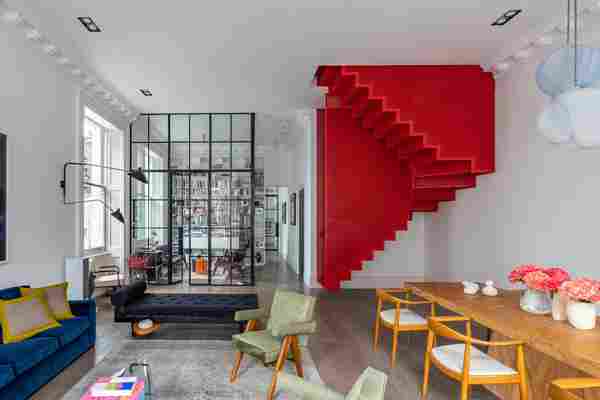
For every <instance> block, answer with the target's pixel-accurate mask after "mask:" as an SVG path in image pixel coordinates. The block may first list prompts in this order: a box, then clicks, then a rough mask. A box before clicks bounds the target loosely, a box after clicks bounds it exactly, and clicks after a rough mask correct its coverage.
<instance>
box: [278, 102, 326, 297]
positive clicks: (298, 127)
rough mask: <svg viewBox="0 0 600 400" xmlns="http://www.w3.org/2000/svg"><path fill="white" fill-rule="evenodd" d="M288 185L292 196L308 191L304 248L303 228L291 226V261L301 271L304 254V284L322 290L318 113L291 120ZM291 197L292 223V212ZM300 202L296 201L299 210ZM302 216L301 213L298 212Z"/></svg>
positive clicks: (304, 112) (309, 112)
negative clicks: (318, 252)
mask: <svg viewBox="0 0 600 400" xmlns="http://www.w3.org/2000/svg"><path fill="white" fill-rule="evenodd" d="M289 130H290V133H289V135H290V137H289V139H288V142H287V149H288V152H287V154H286V158H287V165H288V167H287V170H288V177H287V181H286V185H285V186H287V188H288V194H289V195H291V194H292V193H296V195H298V193H299V191H300V189H304V249H299V248H298V244H299V240H298V234H299V229H298V228H299V225H298V224H296V225H288V243H287V262H288V264H289V265H290V267H291V268H292V269H293V270H294V271H295V272H296V273H298V272H299V267H298V255H299V252H300V251H304V276H303V280H304V284H305V285H306V286H308V287H319V286H320V285H319V283H318V282H317V277H316V248H317V247H316V234H315V232H316V192H315V190H316V140H315V138H316V115H315V111H314V110H297V111H296V113H295V115H294V117H293V118H292V119H291V120H290V126H289ZM289 195H288V222H289V217H290V215H291V214H290V213H291V209H290V206H291V204H290V203H289ZM298 205H299V200H298V199H297V200H296V208H297V207H298ZM296 215H297V216H298V215H299V213H298V210H297V209H296ZM313 266H314V267H313Z"/></svg>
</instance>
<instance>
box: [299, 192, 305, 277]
mask: <svg viewBox="0 0 600 400" xmlns="http://www.w3.org/2000/svg"><path fill="white" fill-rule="evenodd" d="M298 279H299V280H300V281H301V282H303V281H304V189H300V191H299V192H298Z"/></svg>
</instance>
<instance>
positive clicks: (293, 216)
mask: <svg viewBox="0 0 600 400" xmlns="http://www.w3.org/2000/svg"><path fill="white" fill-rule="evenodd" d="M290 225H296V193H292V194H291V195H290Z"/></svg>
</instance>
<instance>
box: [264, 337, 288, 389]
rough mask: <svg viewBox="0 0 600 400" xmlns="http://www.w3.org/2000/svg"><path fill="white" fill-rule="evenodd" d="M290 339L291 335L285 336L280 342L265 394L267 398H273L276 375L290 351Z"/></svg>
mask: <svg viewBox="0 0 600 400" xmlns="http://www.w3.org/2000/svg"><path fill="white" fill-rule="evenodd" d="M291 341H292V338H291V336H286V337H285V339H283V343H282V344H281V350H280V351H279V358H278V359H277V364H276V365H275V372H273V380H272V381H271V387H270V388H269V392H268V394H267V400H273V396H274V395H275V389H276V388H277V375H278V374H279V372H280V371H281V370H282V369H283V365H284V363H285V359H286V358H287V356H288V353H289V351H290V344H291Z"/></svg>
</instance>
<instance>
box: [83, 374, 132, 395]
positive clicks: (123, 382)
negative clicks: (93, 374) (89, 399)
mask: <svg viewBox="0 0 600 400" xmlns="http://www.w3.org/2000/svg"><path fill="white" fill-rule="evenodd" d="M137 381H138V379H137V378H136V377H121V378H110V379H109V380H107V381H102V382H96V383H95V384H94V385H93V386H92V388H91V390H90V394H91V395H92V396H93V397H118V396H131V395H132V394H133V391H134V389H135V386H136V383H137Z"/></svg>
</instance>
